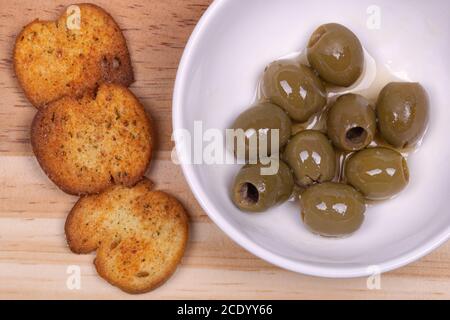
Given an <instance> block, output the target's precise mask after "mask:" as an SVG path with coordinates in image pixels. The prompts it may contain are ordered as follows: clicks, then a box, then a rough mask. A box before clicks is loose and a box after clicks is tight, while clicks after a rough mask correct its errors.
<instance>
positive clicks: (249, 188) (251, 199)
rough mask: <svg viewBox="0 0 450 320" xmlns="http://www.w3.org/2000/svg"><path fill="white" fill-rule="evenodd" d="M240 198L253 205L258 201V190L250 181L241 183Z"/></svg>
mask: <svg viewBox="0 0 450 320" xmlns="http://www.w3.org/2000/svg"><path fill="white" fill-rule="evenodd" d="M240 194H241V199H242V200H244V201H245V202H246V203H248V204H250V205H253V204H256V203H258V201H259V191H258V189H257V188H256V187H255V186H254V185H253V184H252V183H250V182H246V183H243V184H242V185H241V189H240Z"/></svg>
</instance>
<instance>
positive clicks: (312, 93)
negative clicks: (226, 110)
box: [261, 60, 327, 122]
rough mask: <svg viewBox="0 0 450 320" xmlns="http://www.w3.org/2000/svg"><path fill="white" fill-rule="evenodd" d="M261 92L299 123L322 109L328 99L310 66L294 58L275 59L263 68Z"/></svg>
mask: <svg viewBox="0 0 450 320" xmlns="http://www.w3.org/2000/svg"><path fill="white" fill-rule="evenodd" d="M261 91H262V94H263V96H264V97H266V98H268V99H269V100H270V101H272V102H273V103H275V104H277V105H279V106H280V107H282V108H283V109H284V110H286V112H287V113H288V114H289V116H290V117H291V118H292V119H293V120H295V121H299V122H304V121H306V120H308V119H309V118H310V117H311V116H312V115H313V114H314V113H316V112H319V111H321V110H322V108H323V107H324V106H325V104H326V102H327V93H326V91H325V88H324V86H323V84H322V82H321V81H320V79H319V77H317V76H316V74H315V73H314V72H313V71H312V70H311V68H309V67H307V66H305V65H302V64H298V63H294V62H291V61H283V60H281V61H275V62H272V63H271V64H270V65H269V66H268V67H267V68H266V70H265V71H264V76H263V81H262V85H261Z"/></svg>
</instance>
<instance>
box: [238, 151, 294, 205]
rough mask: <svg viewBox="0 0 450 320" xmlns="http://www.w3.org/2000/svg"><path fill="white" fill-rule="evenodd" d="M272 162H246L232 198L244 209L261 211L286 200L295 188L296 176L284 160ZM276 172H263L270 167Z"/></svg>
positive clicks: (240, 172) (239, 174)
mask: <svg viewBox="0 0 450 320" xmlns="http://www.w3.org/2000/svg"><path fill="white" fill-rule="evenodd" d="M272 161H274V162H273V163H271V164H265V165H263V164H261V163H257V164H246V165H245V166H243V167H242V168H241V170H240V171H239V173H238V174H237V176H236V178H235V179H234V184H233V189H232V200H233V202H234V204H235V205H236V206H237V207H238V208H239V209H241V210H243V211H251V212H261V211H265V210H267V209H269V208H270V207H272V206H274V205H276V204H279V203H281V202H284V201H286V200H287V199H288V198H289V197H290V196H291V194H292V191H293V189H294V178H293V177H292V172H291V170H290V169H289V167H288V166H287V165H286V164H285V163H284V162H283V161H277V160H272ZM270 166H273V169H275V172H270V173H271V174H270V173H269V174H268V172H263V171H262V170H261V169H262V168H266V169H270Z"/></svg>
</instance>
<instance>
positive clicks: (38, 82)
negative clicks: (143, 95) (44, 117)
mask: <svg viewBox="0 0 450 320" xmlns="http://www.w3.org/2000/svg"><path fill="white" fill-rule="evenodd" d="M77 6H78V7H79V8H80V12H81V20H80V21H81V24H80V26H81V28H80V30H69V29H68V28H67V26H66V19H67V12H66V11H64V12H63V13H62V14H61V16H60V17H59V18H58V20H56V21H39V20H34V21H32V22H31V23H29V24H28V25H26V26H25V27H24V28H23V29H22V31H21V32H20V33H19V35H18V36H17V38H16V43H15V46H14V53H13V64H14V70H15V73H16V76H17V79H18V81H19V83H20V85H21V87H22V88H23V90H24V92H25V95H26V97H27V98H28V100H29V101H30V102H31V103H32V104H33V105H34V106H35V107H37V108H38V109H39V108H42V107H44V106H45V105H46V104H48V103H50V102H52V101H56V100H57V99H59V98H62V97H64V96H71V97H78V96H81V95H82V94H84V92H85V91H92V90H95V88H96V87H97V86H98V85H99V84H102V83H119V84H122V85H124V86H129V85H130V84H131V83H132V82H133V81H134V77H133V69H132V66H131V61H130V56H129V52H128V48H127V44H126V41H125V38H124V36H123V34H122V32H121V31H120V29H119V27H118V25H117V23H116V22H115V21H114V19H113V18H112V17H111V16H110V15H109V14H108V13H107V12H106V11H105V10H103V9H102V8H100V7H98V6H96V5H93V4H77Z"/></svg>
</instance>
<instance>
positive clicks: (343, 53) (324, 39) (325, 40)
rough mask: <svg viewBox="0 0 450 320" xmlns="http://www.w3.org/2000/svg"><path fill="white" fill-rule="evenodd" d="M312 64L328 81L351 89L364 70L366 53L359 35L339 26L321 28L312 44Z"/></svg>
mask: <svg viewBox="0 0 450 320" xmlns="http://www.w3.org/2000/svg"><path fill="white" fill-rule="evenodd" d="M307 57H308V61H309V64H310V65H311V67H312V68H313V69H315V70H316V71H317V72H318V73H319V76H320V77H321V78H322V79H323V80H325V81H326V82H328V83H330V84H333V85H337V86H343V87H348V86H351V85H352V84H353V83H355V82H356V80H358V78H359V77H360V76H361V74H362V71H363V68H364V52H363V48H362V46H361V43H360V42H359V40H358V38H357V37H356V36H355V34H354V33H353V32H352V31H350V30H349V29H347V28H346V27H344V26H343V25H340V24H337V23H328V24H324V25H321V26H320V27H318V28H317V29H316V30H315V31H314V32H313V34H312V35H311V38H310V39H309V42H308V47H307Z"/></svg>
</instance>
